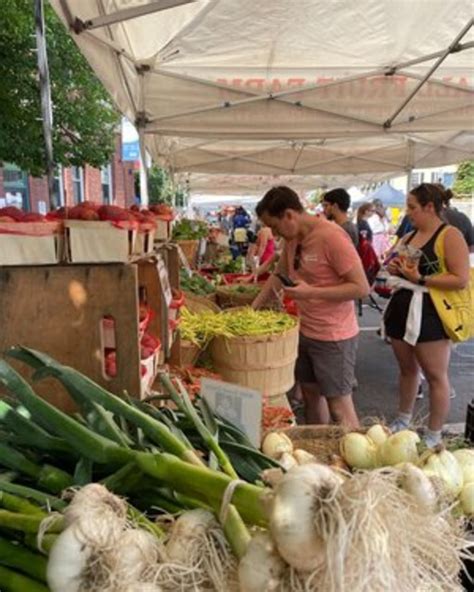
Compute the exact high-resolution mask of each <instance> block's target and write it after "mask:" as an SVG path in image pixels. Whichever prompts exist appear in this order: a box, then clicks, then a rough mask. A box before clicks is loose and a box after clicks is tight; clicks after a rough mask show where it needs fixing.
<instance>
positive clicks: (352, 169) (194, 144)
mask: <svg viewBox="0 0 474 592" xmlns="http://www.w3.org/2000/svg"><path fill="white" fill-rule="evenodd" d="M147 147H148V148H149V150H150V151H151V153H152V154H153V155H154V157H155V158H156V159H157V160H158V161H159V162H161V163H162V164H164V165H166V166H167V167H169V168H170V169H171V170H173V171H175V172H182V171H188V172H196V173H229V174H234V175H237V174H239V175H264V174H274V175H293V176H296V175H300V176H304V175H340V174H341V173H344V174H345V175H360V174H362V175H363V174H366V175H367V174H369V173H393V172H395V173H396V172H398V171H406V170H409V169H413V168H431V167H436V166H442V165H447V164H453V163H456V162H459V161H461V160H467V159H469V158H472V157H473V155H474V130H473V131H472V132H454V133H453V132H452V131H443V132H430V133H418V134H380V135H369V136H365V137H345V138H328V139H318V140H304V141H300V140H291V141H288V140H261V141H259V142H256V141H255V140H203V139H202V138H174V139H170V138H166V137H161V136H156V135H153V136H150V138H149V139H148V141H147Z"/></svg>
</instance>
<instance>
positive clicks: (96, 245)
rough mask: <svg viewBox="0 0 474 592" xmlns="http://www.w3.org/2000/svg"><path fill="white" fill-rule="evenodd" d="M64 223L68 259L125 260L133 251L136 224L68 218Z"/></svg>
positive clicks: (118, 261)
mask: <svg viewBox="0 0 474 592" xmlns="http://www.w3.org/2000/svg"><path fill="white" fill-rule="evenodd" d="M64 226H65V228H66V240H67V257H68V260H69V261H70V262H71V263H113V262H114V263H125V262H127V261H129V260H130V258H131V257H132V255H133V252H134V247H135V241H136V237H137V230H136V228H137V225H136V224H135V225H134V224H133V223H126V222H125V223H124V222H121V223H120V224H115V223H111V222H95V221H81V220H67V221H65V222H64Z"/></svg>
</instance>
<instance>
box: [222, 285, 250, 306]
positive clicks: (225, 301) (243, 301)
mask: <svg viewBox="0 0 474 592" xmlns="http://www.w3.org/2000/svg"><path fill="white" fill-rule="evenodd" d="M260 290H261V284H260V285H258V284H231V285H226V286H218V287H217V288H216V296H217V303H218V304H219V306H220V307H221V308H232V307H236V306H248V305H249V304H252V302H253V301H254V300H255V298H256V297H257V296H258V294H259V292H260Z"/></svg>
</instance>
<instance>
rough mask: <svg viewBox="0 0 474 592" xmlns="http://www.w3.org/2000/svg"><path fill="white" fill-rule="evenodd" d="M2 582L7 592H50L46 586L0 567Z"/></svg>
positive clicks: (0, 580)
mask: <svg viewBox="0 0 474 592" xmlns="http://www.w3.org/2000/svg"><path fill="white" fill-rule="evenodd" d="M0 582H2V590H5V592H26V591H28V592H49V590H48V587H47V586H46V585H45V584H43V583H41V582H38V581H37V580H34V579H33V578H29V577H27V576H24V575H23V574H20V573H18V572H16V571H13V570H12V569H8V568H6V567H3V566H2V565H0Z"/></svg>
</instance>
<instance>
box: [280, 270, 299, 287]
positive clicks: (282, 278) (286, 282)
mask: <svg viewBox="0 0 474 592" xmlns="http://www.w3.org/2000/svg"><path fill="white" fill-rule="evenodd" d="M275 275H276V276H277V278H278V279H279V280H280V282H281V283H282V284H283V285H284V286H285V287H286V288H294V287H295V286H296V284H295V282H294V281H293V280H290V278H289V277H288V276H286V275H283V274H282V273H276V274H275Z"/></svg>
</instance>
